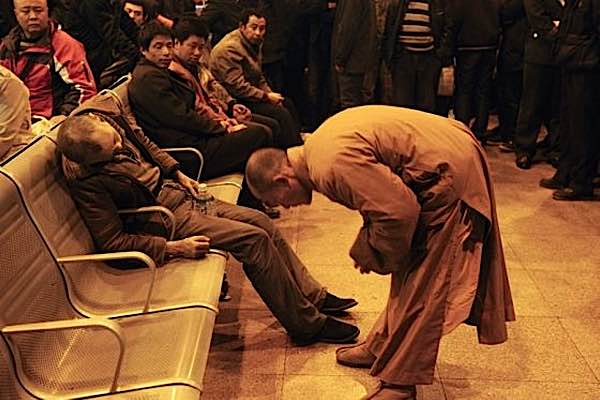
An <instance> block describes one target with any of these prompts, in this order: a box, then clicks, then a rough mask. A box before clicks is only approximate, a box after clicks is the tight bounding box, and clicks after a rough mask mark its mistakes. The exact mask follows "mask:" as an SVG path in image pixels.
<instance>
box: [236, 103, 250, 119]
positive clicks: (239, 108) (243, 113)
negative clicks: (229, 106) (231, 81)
mask: <svg viewBox="0 0 600 400" xmlns="http://www.w3.org/2000/svg"><path fill="white" fill-rule="evenodd" d="M233 117H234V118H235V119H237V120H238V121H242V122H244V121H250V119H251V118H252V111H250V109H249V108H248V107H246V106H245V105H243V104H234V105H233Z"/></svg>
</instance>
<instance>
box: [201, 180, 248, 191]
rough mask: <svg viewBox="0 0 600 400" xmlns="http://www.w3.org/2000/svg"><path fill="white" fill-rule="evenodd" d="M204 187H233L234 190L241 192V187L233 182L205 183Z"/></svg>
mask: <svg viewBox="0 0 600 400" xmlns="http://www.w3.org/2000/svg"><path fill="white" fill-rule="evenodd" d="M206 186H207V187H209V188H210V187H215V186H235V187H236V188H238V189H240V190H242V185H240V184H239V183H237V182H233V181H223V182H212V183H207V184H206Z"/></svg>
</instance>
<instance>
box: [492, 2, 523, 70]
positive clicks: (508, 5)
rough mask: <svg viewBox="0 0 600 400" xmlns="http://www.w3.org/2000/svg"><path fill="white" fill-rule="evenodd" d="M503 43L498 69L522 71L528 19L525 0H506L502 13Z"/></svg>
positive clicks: (499, 54)
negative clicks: (524, 4)
mask: <svg viewBox="0 0 600 400" xmlns="http://www.w3.org/2000/svg"><path fill="white" fill-rule="evenodd" d="M500 19H501V22H502V42H501V44H500V52H499V53H498V69H501V70H504V71H520V70H522V69H523V56H524V52H525V38H526V37H527V17H526V15H525V7H524V6H523V0H504V3H503V4H502V9H501V11H500Z"/></svg>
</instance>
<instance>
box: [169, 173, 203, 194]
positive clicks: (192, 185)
mask: <svg viewBox="0 0 600 400" xmlns="http://www.w3.org/2000/svg"><path fill="white" fill-rule="evenodd" d="M175 177H176V178H177V182H179V184H180V185H181V186H183V187H184V188H186V189H187V190H188V191H189V192H190V194H191V195H192V196H194V197H197V196H198V195H199V194H200V183H198V182H196V181H195V180H193V179H192V178H190V177H188V176H187V175H186V174H184V173H183V172H181V171H177V173H176V175H175Z"/></svg>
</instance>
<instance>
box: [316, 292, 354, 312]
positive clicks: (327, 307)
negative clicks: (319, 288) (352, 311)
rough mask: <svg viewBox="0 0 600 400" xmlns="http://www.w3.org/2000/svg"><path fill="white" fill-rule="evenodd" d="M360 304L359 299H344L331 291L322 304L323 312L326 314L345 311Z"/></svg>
mask: <svg viewBox="0 0 600 400" xmlns="http://www.w3.org/2000/svg"><path fill="white" fill-rule="evenodd" d="M357 304H358V301H356V300H354V299H342V298H340V297H337V296H334V295H333V294H331V293H327V295H326V296H325V301H324V302H323V305H322V306H321V310H320V311H321V312H322V313H324V314H331V313H339V312H341V311H345V310H347V309H349V308H352V307H354V306H356V305H357Z"/></svg>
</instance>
